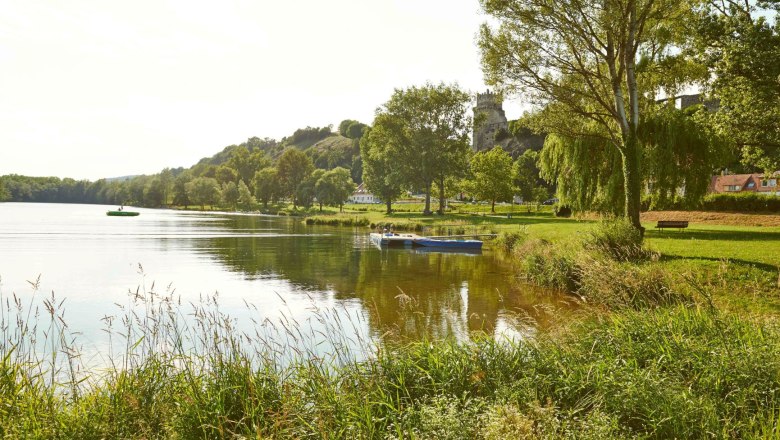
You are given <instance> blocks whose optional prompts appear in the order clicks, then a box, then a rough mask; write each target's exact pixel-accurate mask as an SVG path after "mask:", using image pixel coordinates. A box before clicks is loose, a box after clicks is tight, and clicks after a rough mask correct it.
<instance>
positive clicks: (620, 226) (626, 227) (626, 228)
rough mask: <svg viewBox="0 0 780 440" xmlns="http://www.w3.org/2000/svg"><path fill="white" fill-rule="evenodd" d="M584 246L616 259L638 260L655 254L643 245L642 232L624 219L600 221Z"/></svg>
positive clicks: (587, 237) (586, 239)
mask: <svg viewBox="0 0 780 440" xmlns="http://www.w3.org/2000/svg"><path fill="white" fill-rule="evenodd" d="M583 247H584V248H585V249H589V250H593V251H598V252H601V253H602V254H604V255H606V256H608V257H610V258H612V259H613V260H615V261H632V262H638V261H643V260H647V259H648V258H650V257H651V256H653V255H654V254H653V253H652V252H649V251H647V250H646V249H645V248H643V247H642V234H640V232H639V231H638V230H637V229H636V228H634V227H633V226H632V225H631V224H630V223H628V222H627V221H625V220H623V219H615V220H606V221H602V222H601V223H599V224H598V225H597V226H596V228H594V229H592V230H591V231H590V232H589V234H588V235H587V236H586V238H585V239H584V242H583Z"/></svg>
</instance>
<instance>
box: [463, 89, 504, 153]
mask: <svg viewBox="0 0 780 440" xmlns="http://www.w3.org/2000/svg"><path fill="white" fill-rule="evenodd" d="M474 121H475V123H474V132H473V133H472V137H471V148H472V149H473V150H474V151H482V150H489V149H491V148H493V147H494V146H496V145H498V144H500V143H501V142H500V141H501V139H496V134H499V133H502V132H503V133H504V134H506V132H507V129H508V126H509V125H508V124H507V120H506V115H505V114H504V109H503V107H502V106H501V100H500V99H499V97H498V95H496V94H494V93H491V92H490V90H487V91H486V92H485V93H479V94H477V105H476V107H474ZM499 136H501V135H500V134H499Z"/></svg>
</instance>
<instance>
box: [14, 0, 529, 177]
mask: <svg viewBox="0 0 780 440" xmlns="http://www.w3.org/2000/svg"><path fill="white" fill-rule="evenodd" d="M0 11H2V14H0V175H3V174H11V173H14V174H22V175H29V176H57V177H72V178H75V179H89V180H96V179H99V178H102V177H116V176H125V175H135V174H152V173H157V172H159V171H160V170H162V169H163V168H165V167H179V166H184V167H189V166H191V165H193V164H195V163H196V162H197V161H198V160H199V159H200V158H202V157H206V156H211V155H213V154H215V153H217V152H218V151H220V150H222V148H224V147H225V146H228V145H231V144H238V143H241V142H244V141H246V139H247V138H250V137H252V136H258V137H261V138H262V137H271V138H275V139H277V140H280V139H281V138H282V137H284V136H288V135H290V134H292V133H293V132H294V131H295V129H297V128H302V127H306V126H318V127H321V126H325V125H328V124H333V126H334V127H336V128H337V127H338V124H339V122H340V121H342V120H344V119H356V120H359V121H361V122H364V123H369V124H370V123H371V121H372V120H373V117H374V112H375V110H376V108H377V107H378V106H380V105H381V104H382V103H384V102H385V101H387V100H388V99H389V97H390V95H391V94H392V92H393V89H395V88H405V87H409V86H412V85H422V84H424V83H425V82H426V81H431V82H440V81H444V82H448V83H452V82H457V83H458V84H459V85H460V86H461V87H462V88H463V89H465V90H469V91H471V92H478V91H483V90H485V89H486V86H485V85H484V83H483V76H482V71H481V68H480V61H479V51H478V49H477V46H476V43H475V41H476V36H477V33H478V30H479V25H480V24H481V23H482V22H484V21H485V20H486V18H485V16H483V15H481V14H480V11H479V4H478V1H477V0H328V1H323V0H286V1H270V0H254V1H252V0H238V1H211V2H206V1H192V0H190V1H179V0H175V1H165V0H133V1H105V0H68V1H66V2H63V1H60V0H0ZM505 108H506V109H507V110H508V111H507V116H508V117H510V119H511V118H512V117H517V116H519V114H514V115H513V114H512V111H511V109H512V104H511V103H507V105H505ZM518 113H519V112H518Z"/></svg>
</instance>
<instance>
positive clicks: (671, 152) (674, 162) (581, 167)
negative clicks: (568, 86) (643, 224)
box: [539, 105, 726, 214]
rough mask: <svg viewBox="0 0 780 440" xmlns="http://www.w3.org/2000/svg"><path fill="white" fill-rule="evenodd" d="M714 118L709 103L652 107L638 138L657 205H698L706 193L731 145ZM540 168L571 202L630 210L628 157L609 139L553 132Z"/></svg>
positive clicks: (646, 186) (645, 180)
mask: <svg viewBox="0 0 780 440" xmlns="http://www.w3.org/2000/svg"><path fill="white" fill-rule="evenodd" d="M711 117H712V115H710V114H708V113H707V110H706V109H705V108H704V107H703V106H695V107H690V108H688V109H686V110H678V109H676V108H674V107H672V106H669V105H660V106H654V107H653V108H651V109H648V110H647V111H646V113H645V117H644V119H643V120H642V123H641V124H640V125H639V128H638V131H637V139H638V143H639V145H641V149H640V152H641V157H640V158H639V159H640V160H639V162H640V164H641V167H640V169H641V170H642V176H641V182H642V187H643V192H644V193H645V194H646V195H648V196H649V206H650V207H651V208H664V207H667V206H669V205H670V204H672V203H675V202H678V201H680V199H682V201H683V202H685V203H687V204H688V205H695V204H696V202H698V201H699V200H700V199H701V197H702V196H704V194H705V193H706V191H707V187H708V185H709V182H710V177H711V175H712V170H713V164H715V163H720V162H722V161H723V160H724V158H725V157H726V152H725V151H726V144H725V143H724V141H723V140H722V139H721V138H720V137H718V136H717V135H715V134H714V133H713V131H712V130H711V129H710V128H709V127H710V124H709V121H708V119H711ZM596 128H597V127H594V130H595V129H596ZM539 167H540V171H541V175H542V177H544V178H545V179H547V180H549V181H551V182H555V183H556V186H557V187H558V194H559V196H561V198H562V200H563V201H564V202H565V203H567V204H569V205H571V206H573V207H575V208H577V209H582V210H585V209H590V210H597V211H603V212H612V213H615V214H619V213H620V212H623V211H624V208H625V206H624V200H625V198H624V191H623V189H624V180H623V174H622V173H621V172H620V171H621V169H622V158H621V156H620V152H619V151H618V150H617V149H615V148H613V147H612V146H611V145H610V143H609V142H608V141H605V140H604V139H603V138H601V137H599V136H595V135H594V136H578V137H570V136H566V135H559V134H551V135H549V136H548V137H547V139H546V140H545V144H544V148H543V149H542V151H541V154H540V158H539Z"/></svg>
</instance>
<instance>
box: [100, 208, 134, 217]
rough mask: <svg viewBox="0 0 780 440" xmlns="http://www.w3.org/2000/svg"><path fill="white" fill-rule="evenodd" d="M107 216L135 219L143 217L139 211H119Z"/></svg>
mask: <svg viewBox="0 0 780 440" xmlns="http://www.w3.org/2000/svg"><path fill="white" fill-rule="evenodd" d="M106 215H110V216H115V217H135V216H137V215H141V213H140V212H138V211H125V210H123V209H119V210H116V211H107V212H106Z"/></svg>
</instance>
